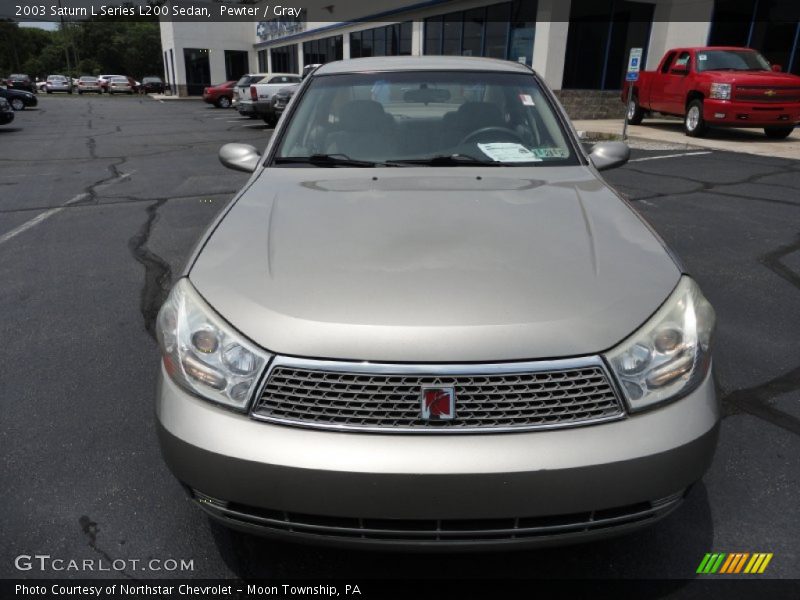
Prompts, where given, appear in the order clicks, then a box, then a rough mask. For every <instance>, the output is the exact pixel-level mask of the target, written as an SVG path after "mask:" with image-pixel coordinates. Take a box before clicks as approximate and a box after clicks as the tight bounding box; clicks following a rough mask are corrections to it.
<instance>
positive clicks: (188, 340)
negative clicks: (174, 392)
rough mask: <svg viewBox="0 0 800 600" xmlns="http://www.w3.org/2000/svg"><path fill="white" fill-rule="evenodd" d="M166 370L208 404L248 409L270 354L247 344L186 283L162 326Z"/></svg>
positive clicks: (163, 313) (174, 294)
mask: <svg viewBox="0 0 800 600" xmlns="http://www.w3.org/2000/svg"><path fill="white" fill-rule="evenodd" d="M156 333H157V335H158V343H159V345H160V346H161V353H162V358H163V361H164V368H165V369H166V371H167V373H169V376H170V377H171V378H172V380H173V381H175V383H177V384H178V385H180V386H182V387H184V388H186V389H187V390H189V391H190V392H193V393H195V394H197V395H198V396H202V397H203V398H206V399H208V400H212V401H214V402H219V403H220V404H225V405H226V406H230V407H233V408H237V409H239V410H244V409H245V408H246V407H247V402H248V400H249V399H250V397H251V396H252V394H253V392H254V390H255V387H256V385H257V384H258V379H259V376H260V375H261V373H262V372H263V371H264V367H266V365H267V363H268V362H269V359H270V355H269V354H267V353H266V352H264V351H263V350H260V349H259V348H257V347H256V346H255V345H253V344H251V343H250V342H248V341H247V340H245V339H243V338H242V336H241V335H239V334H238V333H236V332H235V331H234V330H233V328H231V327H230V326H229V325H228V324H227V323H225V322H224V321H223V320H222V319H221V318H220V317H218V316H217V315H216V314H215V313H214V311H213V310H212V309H211V308H210V307H209V306H208V305H207V304H206V303H205V302H204V301H203V299H202V298H201V297H200V295H199V294H198V293H197V292H196V291H195V290H194V288H193V287H192V285H191V283H189V280H188V279H185V278H184V279H181V280H180V281H178V283H176V284H175V287H173V288H172V291H171V292H170V294H169V297H168V298H167V301H166V302H165V303H164V306H162V307H161V310H160V311H159V313H158V321H157V323H156Z"/></svg>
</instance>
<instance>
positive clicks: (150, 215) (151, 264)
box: [128, 199, 172, 339]
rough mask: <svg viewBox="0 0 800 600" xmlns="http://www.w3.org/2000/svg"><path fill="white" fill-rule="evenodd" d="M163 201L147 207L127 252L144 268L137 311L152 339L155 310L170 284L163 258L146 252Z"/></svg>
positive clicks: (170, 279) (156, 312)
mask: <svg viewBox="0 0 800 600" xmlns="http://www.w3.org/2000/svg"><path fill="white" fill-rule="evenodd" d="M165 202H166V200H165V199H162V200H156V201H155V202H153V203H152V204H151V205H150V206H148V207H147V209H146V212H147V219H146V220H145V222H144V224H143V225H142V226H141V227H140V228H139V231H138V232H137V233H136V235H134V236H133V237H132V238H130V240H128V248H129V249H130V251H131V254H133V258H134V259H135V260H136V261H137V262H138V263H140V264H141V265H143V266H144V285H143V286H142V291H141V294H140V298H139V311H140V312H141V314H142V318H143V319H144V328H145V330H146V331H147V333H149V334H150V336H151V337H152V338H153V339H155V338H156V334H155V324H156V317H157V316H158V310H159V309H160V308H161V305H162V304H163V303H164V300H166V298H167V293H168V292H169V287H170V283H171V282H172V267H170V266H169V263H167V261H165V260H164V259H163V258H161V257H160V256H158V255H157V254H155V253H154V252H152V251H150V249H149V248H147V242H148V241H149V240H150V234H151V233H152V231H153V225H155V223H156V221H157V220H158V210H159V208H161V207H162V206H163V205H164V203H165Z"/></svg>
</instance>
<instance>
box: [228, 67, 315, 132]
mask: <svg viewBox="0 0 800 600" xmlns="http://www.w3.org/2000/svg"><path fill="white" fill-rule="evenodd" d="M300 79H301V78H300V75H295V74H293V73H271V74H270V75H268V76H267V77H264V79H262V80H261V81H259V82H258V83H252V84H250V99H251V101H252V104H253V112H255V114H256V116H258V117H261V118H262V119H264V122H265V123H266V124H267V125H270V126H274V125H275V123H277V122H278V118H277V117H276V116H275V115H274V114H273V112H272V95H273V94H274V93H275V92H277V91H278V90H279V89H281V88H283V87H286V85H291V84H295V85H297V84H298V83H300ZM240 112H241V111H240Z"/></svg>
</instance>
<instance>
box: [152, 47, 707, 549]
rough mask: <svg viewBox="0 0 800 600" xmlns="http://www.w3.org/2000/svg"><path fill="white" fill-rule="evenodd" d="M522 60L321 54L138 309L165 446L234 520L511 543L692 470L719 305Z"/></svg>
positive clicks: (432, 540) (671, 483)
mask: <svg viewBox="0 0 800 600" xmlns="http://www.w3.org/2000/svg"><path fill="white" fill-rule="evenodd" d="M628 154H629V152H628V148H627V146H625V145H623V144H619V143H604V144H598V145H596V146H594V148H593V149H592V152H591V154H589V155H588V156H587V155H586V154H584V152H583V150H582V148H581V146H580V145H579V143H578V140H577V136H576V135H575V133H574V131H573V130H572V129H571V126H570V124H569V122H568V120H567V118H566V116H565V115H564V113H563V111H562V109H561V108H560V106H559V105H558V103H557V102H556V100H555V99H554V97H553V95H552V94H551V92H550V91H549V90H548V89H547V88H546V87H545V85H544V84H543V83H542V80H541V79H540V78H539V77H538V76H537V75H536V74H535V73H534V72H533V71H531V70H530V69H529V68H528V67H526V66H525V65H521V64H516V63H511V62H502V61H495V60H490V59H473V58H461V57H459V58H451V57H397V58H368V59H358V60H350V61H343V62H333V63H328V64H326V65H323V66H322V67H319V68H318V69H317V70H316V71H315V72H314V73H312V74H311V75H310V76H309V77H308V78H307V79H306V80H305V81H304V82H303V84H302V85H301V87H300V89H299V90H298V91H297V93H296V94H295V97H294V98H293V99H292V101H291V103H290V104H289V106H288V108H287V111H286V113H285V114H284V116H283V117H282V119H281V122H280V123H279V125H278V128H277V130H276V131H275V133H274V135H273V136H272V138H271V140H270V142H269V145H268V147H267V150H266V153H265V155H264V156H263V157H262V156H260V155H259V153H258V152H257V150H256V149H255V148H253V147H251V146H243V145H238V144H232V145H227V146H224V147H223V148H222V150H221V151H220V158H221V159H222V161H223V163H225V164H226V165H228V166H231V167H233V168H238V169H242V170H246V171H252V173H253V174H252V177H251V178H250V180H249V181H248V183H247V185H246V186H245V187H244V189H243V190H242V191H241V192H240V193H239V195H238V196H237V197H236V198H235V200H234V201H233V202H232V203H231V205H230V206H229V208H228V209H226V210H225V211H223V214H222V215H221V217H220V218H219V219H218V220H217V221H216V223H215V224H214V225H213V226H212V227H211V228H210V230H209V231H208V233H207V234H206V236H205V237H204V239H203V240H202V242H201V243H200V245H199V246H198V250H197V251H196V252H195V254H194V256H193V257H192V258H191V260H190V261H189V264H188V266H187V267H186V270H185V274H184V277H183V278H181V279H180V280H179V281H178V282H177V283H176V284H175V286H174V288H173V289H172V292H171V293H170V295H169V298H168V299H167V301H166V302H165V304H164V306H163V307H162V309H161V312H160V314H159V318H158V336H159V341H160V345H161V349H162V353H163V366H162V371H161V382H160V387H159V391H158V401H157V417H158V423H159V427H158V429H159V436H160V442H161V447H162V452H163V455H164V458H165V460H166V462H167V463H168V465H169V466H170V468H171V469H172V471H173V473H174V474H175V476H176V477H177V478H178V479H179V480H180V481H181V482H182V483H183V484H184V485H185V486H186V488H187V490H188V491H189V492H190V493H191V495H192V497H193V498H194V499H196V500H197V501H198V503H199V505H200V506H201V507H202V508H203V509H205V510H206V511H207V512H208V513H209V514H211V515H212V516H213V517H215V518H216V519H219V520H220V521H222V522H223V523H224V524H226V525H229V526H231V527H233V528H238V529H241V530H246V531H252V532H257V533H266V534H272V535H278V536H290V537H292V538H293V539H302V540H311V541H317V542H330V543H336V544H362V545H364V544H373V545H386V546H391V547H408V548H425V547H427V548H459V547H479V548H504V547H509V546H517V545H518V546H524V545H535V544H548V543H550V544H552V543H563V542H567V541H581V540H589V539H594V538H597V537H602V536H608V535H612V534H618V533H621V532H625V531H629V530H632V529H635V528H637V527H640V526H642V525H645V524H649V523H652V522H654V521H656V520H657V519H658V518H660V517H663V516H664V515H665V514H667V513H669V512H670V511H671V510H672V509H674V508H675V507H676V506H677V505H678V504H679V503H680V501H681V499H682V498H683V497H684V495H685V494H686V492H687V490H688V488H689V487H690V486H691V485H692V484H693V483H694V482H696V481H697V480H699V479H700V478H701V477H702V476H703V473H704V472H705V470H706V469H707V468H708V466H709V464H710V462H711V460H712V457H713V454H714V450H715V447H716V441H717V433H718V422H719V409H718V403H717V398H716V393H715V389H714V384H713V377H712V374H711V358H710V342H711V335H712V330H713V327H714V311H713V309H712V308H711V306H710V305H709V303H708V302H707V301H706V299H705V298H704V297H703V295H702V293H701V292H700V290H699V288H698V286H697V284H696V283H695V282H694V281H693V280H692V278H691V277H689V276H688V275H687V274H686V273H684V272H683V270H682V268H681V266H680V265H679V264H678V263H677V262H676V259H675V258H674V257H673V255H672V254H671V253H670V251H669V250H668V249H667V248H665V246H664V244H663V242H662V241H661V240H660V239H659V238H658V237H657V236H656V235H655V234H654V233H653V232H652V231H651V230H650V228H649V227H648V226H647V225H646V224H645V223H644V222H642V220H640V218H639V217H638V216H637V215H636V213H635V212H634V211H633V210H632V209H631V208H630V206H628V205H627V204H626V203H625V202H624V201H623V200H621V199H620V198H619V197H618V196H617V195H616V194H615V193H614V192H613V191H612V190H611V189H610V188H609V187H608V186H607V185H606V184H605V182H604V181H603V180H602V178H601V177H600V175H599V173H598V171H599V170H602V169H605V168H610V167H613V166H617V165H619V164H622V163H624V162H625V161H626V160H627V158H628Z"/></svg>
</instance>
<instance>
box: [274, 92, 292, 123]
mask: <svg viewBox="0 0 800 600" xmlns="http://www.w3.org/2000/svg"><path fill="white" fill-rule="evenodd" d="M297 87H298V86H296V85H292V86H288V87H285V88H281V89H279V90H278V91H277V92H275V93H274V94H273V95H272V100H271V102H272V114H273V115H275V122H276V123H277V122H278V120H280V118H281V115H282V114H283V111H284V110H286V105H288V104H289V100H291V99H292V96H294V93H295V92H296V91H297Z"/></svg>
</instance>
